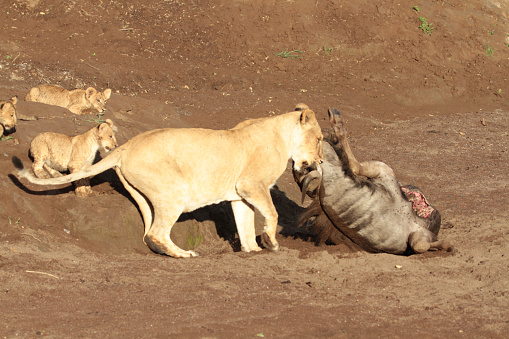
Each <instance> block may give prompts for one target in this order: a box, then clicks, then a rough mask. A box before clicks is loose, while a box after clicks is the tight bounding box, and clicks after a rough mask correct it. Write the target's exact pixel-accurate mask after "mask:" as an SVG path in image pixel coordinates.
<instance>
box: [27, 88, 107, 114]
mask: <svg viewBox="0 0 509 339" xmlns="http://www.w3.org/2000/svg"><path fill="white" fill-rule="evenodd" d="M110 96H111V89H109V88H108V89H106V90H104V92H98V91H97V90H96V89H95V88H93V87H89V88H87V89H86V90H84V89H80V88H78V89H74V90H72V91H68V90H66V89H65V88H62V87H60V86H58V85H39V86H36V87H33V88H32V89H31V90H30V91H29V92H28V94H27V95H26V97H25V100H26V101H35V102H41V103H43V104H48V105H55V106H60V107H64V108H67V109H68V110H69V111H71V112H72V113H74V114H89V113H90V112H94V111H99V112H104V111H105V110H106V101H107V100H108V99H109V98H110ZM94 113H95V112H94Z"/></svg>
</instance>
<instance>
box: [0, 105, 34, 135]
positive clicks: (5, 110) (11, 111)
mask: <svg viewBox="0 0 509 339" xmlns="http://www.w3.org/2000/svg"><path fill="white" fill-rule="evenodd" d="M17 103H18V96H17V95H15V96H13V97H12V98H10V99H9V100H0V125H1V127H2V130H0V138H1V137H2V136H3V135H4V132H7V133H12V132H14V131H15V129H16V124H17V122H18V119H20V120H37V117H34V116H24V115H22V114H19V113H17V111H16V104H17Z"/></svg>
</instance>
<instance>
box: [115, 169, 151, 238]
mask: <svg viewBox="0 0 509 339" xmlns="http://www.w3.org/2000/svg"><path fill="white" fill-rule="evenodd" d="M115 171H116V172H117V175H118V177H119V179H120V181H121V182H122V184H123V185H124V188H125V189H126V191H127V192H129V194H130V195H131V196H132V197H133V199H134V201H136V203H137V204H138V208H139V209H140V212H141V216H142V217H143V223H144V225H145V233H144V234H143V243H144V244H145V245H146V244H147V242H146V241H145V236H146V235H147V233H148V230H149V229H150V226H152V209H151V208H150V205H149V203H148V201H147V199H146V198H145V197H144V196H143V195H142V194H141V193H140V192H138V190H137V189H136V188H134V187H133V186H132V185H131V184H130V183H129V182H128V181H127V180H126V179H125V178H124V176H123V175H122V172H121V171H120V169H119V168H118V167H115Z"/></svg>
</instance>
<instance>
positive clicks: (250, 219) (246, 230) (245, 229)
mask: <svg viewBox="0 0 509 339" xmlns="http://www.w3.org/2000/svg"><path fill="white" fill-rule="evenodd" d="M231 204H232V209H233V214H234V216H235V223H236V224H237V233H238V234H239V239H240V246H241V248H242V251H244V252H251V251H261V250H262V249H261V248H260V246H258V244H257V243H256V234H255V226H254V217H255V213H254V209H253V207H252V206H251V205H248V204H247V202H245V201H242V200H238V201H232V203H231Z"/></svg>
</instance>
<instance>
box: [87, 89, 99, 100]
mask: <svg viewBox="0 0 509 339" xmlns="http://www.w3.org/2000/svg"><path fill="white" fill-rule="evenodd" d="M95 94H97V90H96V89H95V88H93V87H89V88H87V89H86V90H85V95H86V97H87V99H90V98H91V97H93V96H94V95H95Z"/></svg>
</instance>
